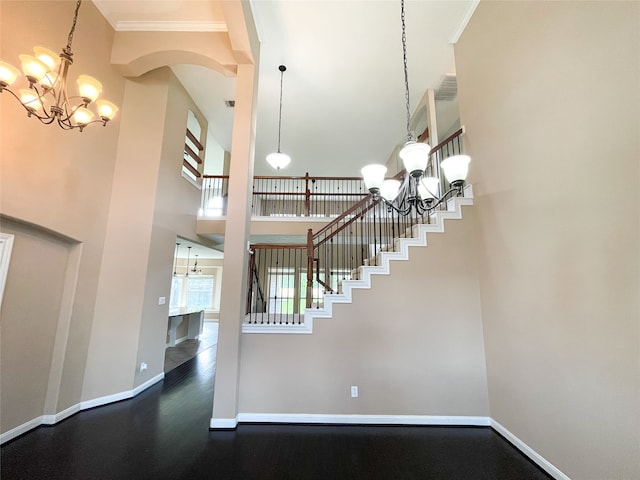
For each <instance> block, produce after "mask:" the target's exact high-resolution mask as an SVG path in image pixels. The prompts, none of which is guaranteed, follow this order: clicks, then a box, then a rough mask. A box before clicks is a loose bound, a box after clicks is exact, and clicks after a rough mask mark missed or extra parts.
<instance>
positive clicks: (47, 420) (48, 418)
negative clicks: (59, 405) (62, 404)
mask: <svg viewBox="0 0 640 480" xmlns="http://www.w3.org/2000/svg"><path fill="white" fill-rule="evenodd" d="M79 411H80V404H79V403H77V404H75V405H72V406H71V407H69V408H67V409H65V410H63V411H61V412H58V413H56V414H55V415H43V416H42V425H55V424H56V423H58V422H61V421H62V420H64V419H65V418H69V417H70V416H71V415H75V414H76V413H78V412H79Z"/></svg>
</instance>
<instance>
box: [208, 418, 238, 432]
mask: <svg viewBox="0 0 640 480" xmlns="http://www.w3.org/2000/svg"><path fill="white" fill-rule="evenodd" d="M237 426H238V417H236V418H212V419H211V420H209V429H210V430H232V429H234V428H236V427H237Z"/></svg>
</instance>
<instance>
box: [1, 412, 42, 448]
mask: <svg viewBox="0 0 640 480" xmlns="http://www.w3.org/2000/svg"><path fill="white" fill-rule="evenodd" d="M40 425H42V417H37V418H34V419H33V420H29V421H28V422H26V423H23V424H22V425H18V426H17V427H16V428H12V429H11V430H7V431H6V432H4V433H3V434H1V435H0V445H1V444H3V443H5V442H8V441H9V440H13V439H14V438H16V437H19V436H20V435H22V434H23V433H27V432H28V431H29V430H32V429H34V428H36V427H39V426H40Z"/></svg>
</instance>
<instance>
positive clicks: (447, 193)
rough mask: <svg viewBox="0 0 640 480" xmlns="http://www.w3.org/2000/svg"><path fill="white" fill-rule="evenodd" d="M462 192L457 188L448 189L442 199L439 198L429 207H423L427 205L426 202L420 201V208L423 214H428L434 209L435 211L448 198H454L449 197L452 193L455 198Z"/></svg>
mask: <svg viewBox="0 0 640 480" xmlns="http://www.w3.org/2000/svg"><path fill="white" fill-rule="evenodd" d="M461 192H462V188H459V187H453V188H450V189H449V190H448V191H447V192H446V193H445V194H444V195H442V197H440V198H439V199H438V200H437V201H436V202H435V203H432V204H431V205H428V206H425V204H426V203H427V201H426V200H420V202H419V203H420V204H421V205H422V208H423V209H424V212H430V211H432V210H434V209H436V208H437V207H438V206H439V205H440V204H442V202H444V201H445V200H448V197H449V196H452V197H453V196H454V195H451V194H452V193H455V194H456V195H455V196H458V195H460V193H461Z"/></svg>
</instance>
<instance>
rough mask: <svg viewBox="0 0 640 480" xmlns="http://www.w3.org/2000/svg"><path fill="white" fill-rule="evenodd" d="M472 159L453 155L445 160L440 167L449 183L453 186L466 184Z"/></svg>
mask: <svg viewBox="0 0 640 480" xmlns="http://www.w3.org/2000/svg"><path fill="white" fill-rule="evenodd" d="M470 161H471V157H470V156H469V155H453V156H451V157H448V158H445V159H444V160H443V161H442V163H440V167H441V168H442V170H444V176H445V177H446V179H447V181H448V182H449V183H450V184H452V185H456V184H460V182H462V183H464V181H465V180H466V179H467V174H468V173H469V162H470Z"/></svg>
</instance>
